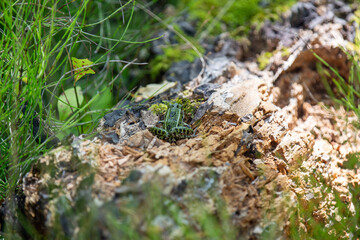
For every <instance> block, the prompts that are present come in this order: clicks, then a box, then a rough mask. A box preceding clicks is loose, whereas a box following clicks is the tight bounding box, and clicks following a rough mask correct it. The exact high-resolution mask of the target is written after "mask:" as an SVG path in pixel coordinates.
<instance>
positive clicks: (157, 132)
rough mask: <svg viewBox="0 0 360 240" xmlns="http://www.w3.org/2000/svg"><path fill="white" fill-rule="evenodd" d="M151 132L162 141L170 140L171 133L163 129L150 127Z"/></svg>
mask: <svg viewBox="0 0 360 240" xmlns="http://www.w3.org/2000/svg"><path fill="white" fill-rule="evenodd" d="M149 131H150V132H151V133H152V134H154V135H155V136H157V137H158V138H160V139H168V138H169V133H168V131H166V130H165V129H163V128H158V127H150V128H149Z"/></svg>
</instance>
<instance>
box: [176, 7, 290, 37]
mask: <svg viewBox="0 0 360 240" xmlns="http://www.w3.org/2000/svg"><path fill="white" fill-rule="evenodd" d="M231 2H232V3H231ZM295 2H296V1H295V0H273V1H266V0H241V1H239V0H235V1H231V0H228V1H225V2H224V1H218V0H185V1H182V4H183V7H187V8H188V10H189V15H190V16H191V17H192V18H193V19H197V20H199V26H200V27H204V28H206V27H207V26H206V25H208V24H213V27H214V28H213V29H212V32H211V34H214V35H218V34H220V33H222V32H224V31H228V32H230V33H233V34H237V33H239V32H243V33H244V34H246V33H247V31H248V30H249V29H250V26H251V25H256V26H259V25H260V24H262V23H263V22H264V21H265V20H267V19H268V20H272V21H274V20H278V19H279V16H280V13H282V12H284V11H286V10H287V9H289V8H290V6H291V5H292V4H294V3H295ZM225 6H226V7H227V9H225V8H224V7H225ZM213 21H217V22H215V23H214V22H213ZM200 30H201V29H200ZM233 34H232V35H233ZM233 37H235V36H234V35H233Z"/></svg>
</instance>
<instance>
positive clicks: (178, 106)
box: [170, 102, 182, 109]
mask: <svg viewBox="0 0 360 240" xmlns="http://www.w3.org/2000/svg"><path fill="white" fill-rule="evenodd" d="M170 108H178V109H181V108H182V105H181V104H179V103H177V102H175V103H172V104H171V105H170Z"/></svg>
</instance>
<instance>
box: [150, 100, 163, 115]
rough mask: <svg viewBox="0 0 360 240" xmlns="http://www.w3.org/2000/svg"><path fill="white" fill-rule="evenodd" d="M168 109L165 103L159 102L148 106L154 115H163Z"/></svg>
mask: <svg viewBox="0 0 360 240" xmlns="http://www.w3.org/2000/svg"><path fill="white" fill-rule="evenodd" d="M167 109H168V106H167V104H164V103H159V104H153V105H151V106H150V107H149V110H150V111H152V112H153V113H154V114H156V115H163V114H165V113H166V111H167Z"/></svg>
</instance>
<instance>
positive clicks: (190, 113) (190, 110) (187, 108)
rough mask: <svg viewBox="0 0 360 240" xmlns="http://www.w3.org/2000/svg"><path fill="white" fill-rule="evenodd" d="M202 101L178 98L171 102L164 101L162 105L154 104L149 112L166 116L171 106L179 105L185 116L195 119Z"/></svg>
mask: <svg viewBox="0 0 360 240" xmlns="http://www.w3.org/2000/svg"><path fill="white" fill-rule="evenodd" d="M202 101H203V99H196V100H190V99H187V98H176V99H172V100H170V101H163V102H162V103H158V104H153V105H151V106H150V107H149V110H150V111H152V112H153V113H154V114H156V115H165V113H166V111H167V109H168V107H169V106H170V105H171V104H174V103H178V104H181V105H182V109H183V111H184V115H185V116H187V117H190V118H193V117H194V115H195V112H196V110H197V109H198V108H199V106H200V104H201V103H202Z"/></svg>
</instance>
